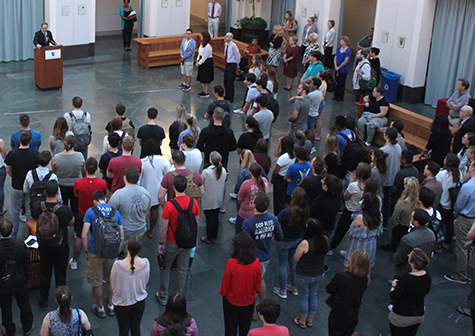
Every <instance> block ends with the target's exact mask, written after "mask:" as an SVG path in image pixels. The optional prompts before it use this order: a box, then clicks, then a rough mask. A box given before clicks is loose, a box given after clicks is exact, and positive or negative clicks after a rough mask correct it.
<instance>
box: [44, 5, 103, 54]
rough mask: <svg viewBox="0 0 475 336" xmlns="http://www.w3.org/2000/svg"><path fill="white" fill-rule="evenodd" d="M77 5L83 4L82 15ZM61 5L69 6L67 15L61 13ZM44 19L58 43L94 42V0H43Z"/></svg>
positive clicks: (68, 44) (79, 43)
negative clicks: (84, 9) (83, 11)
mask: <svg viewBox="0 0 475 336" xmlns="http://www.w3.org/2000/svg"><path fill="white" fill-rule="evenodd" d="M79 5H85V8H86V11H85V14H84V15H79V14H78V6H79ZM63 6H66V7H65V8H67V7H69V15H63V14H62V8H63ZM45 20H46V22H48V23H49V27H50V30H51V31H52V32H53V36H54V37H55V40H56V42H58V43H59V44H62V45H64V46H70V45H81V44H89V43H94V42H95V25H96V1H95V0H45Z"/></svg>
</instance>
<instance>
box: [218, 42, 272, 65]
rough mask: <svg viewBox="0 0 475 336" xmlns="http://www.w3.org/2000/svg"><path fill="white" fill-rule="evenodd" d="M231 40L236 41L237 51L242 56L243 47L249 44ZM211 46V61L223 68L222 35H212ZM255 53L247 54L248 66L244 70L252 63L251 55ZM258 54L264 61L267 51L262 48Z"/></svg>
mask: <svg viewBox="0 0 475 336" xmlns="http://www.w3.org/2000/svg"><path fill="white" fill-rule="evenodd" d="M233 42H234V43H236V46H237V47H238V49H239V53H240V54H241V57H242V56H244V49H246V47H247V46H248V45H249V44H247V43H244V42H241V41H238V40H234V39H233ZM211 46H212V47H213V61H214V65H215V66H217V67H218V68H221V69H224V68H225V67H226V64H225V63H224V37H214V38H212V39H211ZM254 55H255V54H247V59H248V66H247V68H246V72H247V71H248V70H249V66H250V65H251V63H252V56H254ZM259 55H261V57H262V60H263V61H264V62H265V61H267V56H269V53H268V52H267V51H266V50H262V51H261V52H260V53H259Z"/></svg>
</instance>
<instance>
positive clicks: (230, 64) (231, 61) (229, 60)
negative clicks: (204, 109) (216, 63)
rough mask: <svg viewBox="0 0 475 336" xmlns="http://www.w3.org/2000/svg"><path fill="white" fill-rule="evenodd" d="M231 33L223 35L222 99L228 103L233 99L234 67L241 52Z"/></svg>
mask: <svg viewBox="0 0 475 336" xmlns="http://www.w3.org/2000/svg"><path fill="white" fill-rule="evenodd" d="M233 37H234V35H233V33H227V34H226V35H225V36H224V42H225V43H224V64H226V68H225V69H224V78H223V82H224V89H225V90H226V96H225V97H224V99H226V100H228V101H229V102H230V103H232V102H233V101H234V80H235V79H236V69H237V65H238V63H239V61H240V60H241V54H240V53H239V49H238V47H237V45H236V43H234V42H233Z"/></svg>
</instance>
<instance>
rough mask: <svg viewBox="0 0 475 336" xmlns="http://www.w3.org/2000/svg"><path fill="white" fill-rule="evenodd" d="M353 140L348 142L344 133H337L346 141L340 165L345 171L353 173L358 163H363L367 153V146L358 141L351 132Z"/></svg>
mask: <svg viewBox="0 0 475 336" xmlns="http://www.w3.org/2000/svg"><path fill="white" fill-rule="evenodd" d="M351 134H352V135H353V140H350V139H349V138H348V137H347V136H346V135H345V134H344V133H341V132H340V133H338V135H341V136H342V137H343V139H345V140H346V143H347V145H346V147H345V154H344V155H343V157H342V158H341V163H342V164H343V167H344V168H345V169H346V170H349V171H354V170H355V169H356V167H357V166H358V163H360V162H364V161H365V158H366V157H367V155H368V153H369V149H368V146H366V144H365V143H364V142H363V141H361V140H360V139H358V137H357V136H356V134H355V133H354V132H353V131H351Z"/></svg>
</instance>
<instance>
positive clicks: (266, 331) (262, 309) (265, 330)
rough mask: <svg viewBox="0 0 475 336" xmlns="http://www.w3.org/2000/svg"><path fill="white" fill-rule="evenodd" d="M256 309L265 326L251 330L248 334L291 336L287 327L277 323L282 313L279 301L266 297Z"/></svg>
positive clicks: (248, 335)
mask: <svg viewBox="0 0 475 336" xmlns="http://www.w3.org/2000/svg"><path fill="white" fill-rule="evenodd" d="M256 309H257V314H258V315H259V318H260V319H261V321H262V322H263V323H264V326H263V327H262V328H257V329H253V330H251V331H249V334H247V336H290V334H289V329H287V327H284V326H279V325H277V324H275V322H276V321H277V318H278V317H279V315H280V305H279V303H278V302H277V301H274V300H270V299H265V300H263V301H261V302H260V303H259V304H258V305H257V306H256Z"/></svg>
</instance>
